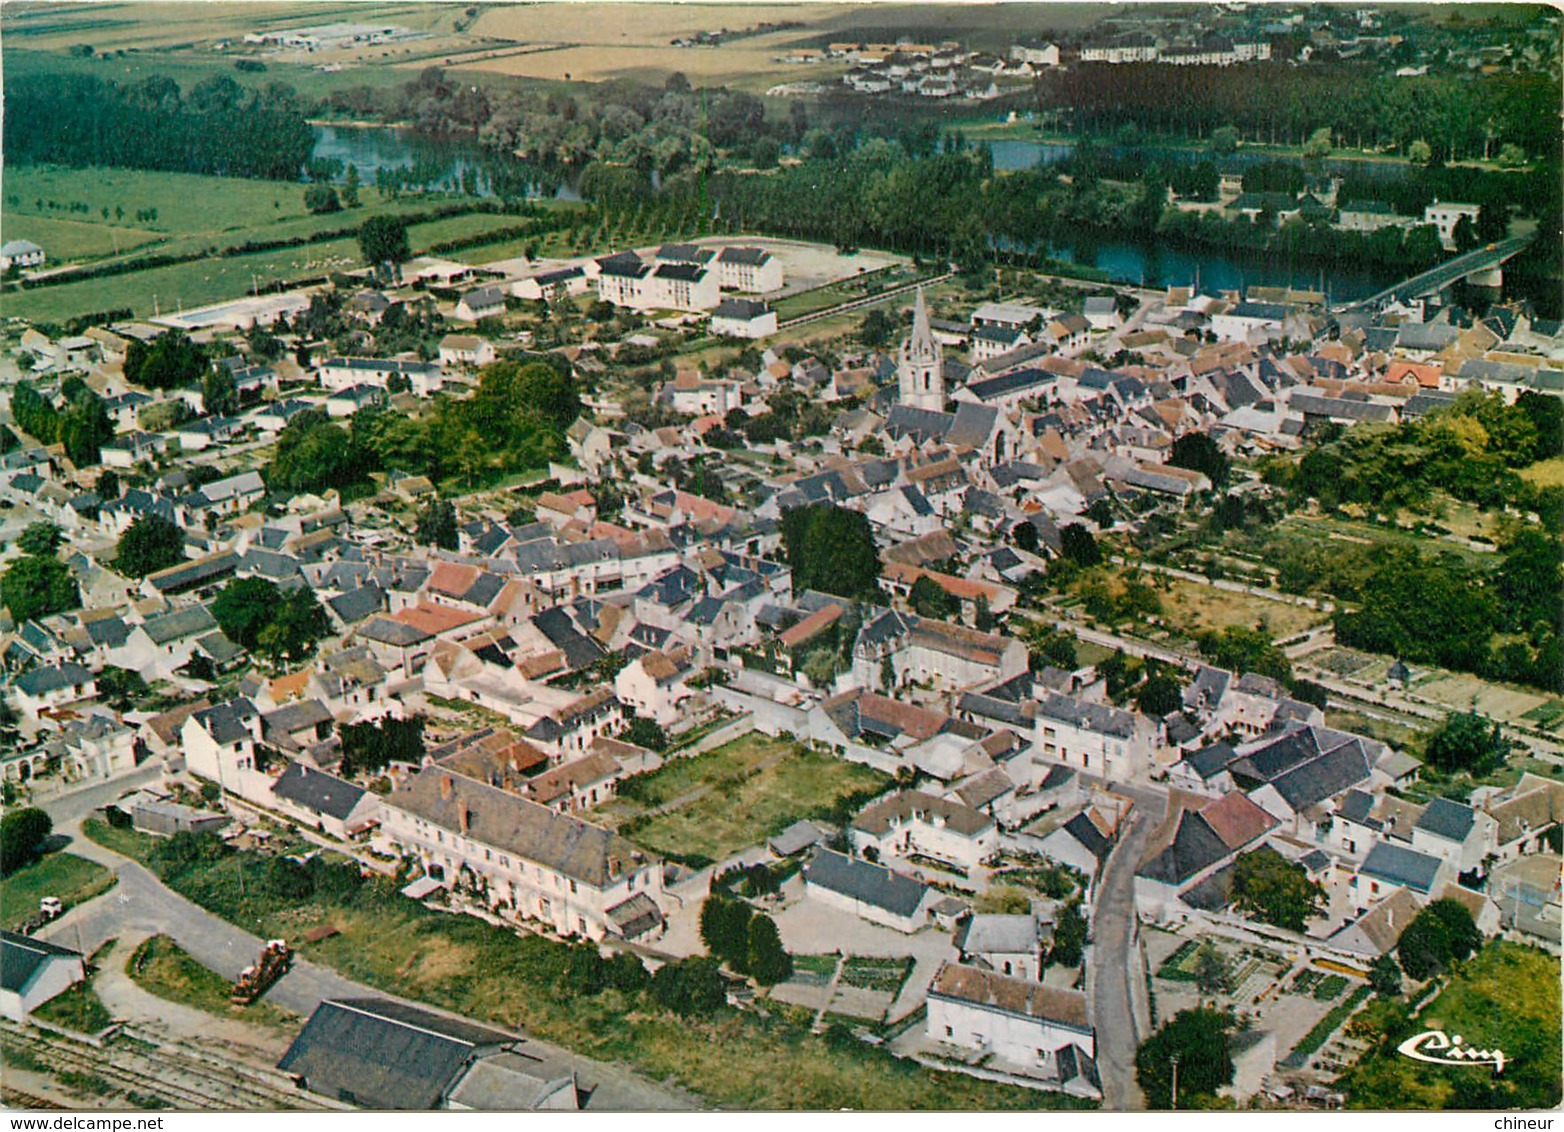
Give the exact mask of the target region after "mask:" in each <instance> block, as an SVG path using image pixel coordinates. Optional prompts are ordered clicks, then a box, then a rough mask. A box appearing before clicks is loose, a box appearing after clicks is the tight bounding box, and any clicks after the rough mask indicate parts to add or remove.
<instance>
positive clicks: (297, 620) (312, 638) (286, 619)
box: [256, 586, 331, 664]
mask: <svg viewBox="0 0 1564 1132" xmlns="http://www.w3.org/2000/svg"><path fill="white" fill-rule="evenodd" d="M329 632H331V620H330V619H329V618H328V617H327V616H326V611H325V609H324V608H322V607H321V604H320V601H319V600H318V599H317V598H316V597H315V591H314V590H312V589H310V588H309V587H308V586H300V587H299V588H298V589H296V590H293V591H292V592H290V593H289V594H288V595H287V596H286V597H284V598H283V599H282V600H281V601H280V602H278V603H277V608H276V611H275V612H274V613H273V615H272V619H271V622H270V623H269V624H268V625H267V626H266V627H265V628H264V629H262V630H261V631H260V633H259V634H258V635H257V637H256V647H257V648H258V649H259V650H260V651H261V652H263V653H265V654H266V656H267V657H268V658H269V659H270V660H271V661H272V663H273V664H282V663H285V662H289V661H296V660H299V659H301V658H303V657H305V656H308V655H309V653H310V650H311V649H313V648H314V647H315V642H316V641H318V640H320V638H322V637H324V636H325V635H326V634H327V633H329Z"/></svg>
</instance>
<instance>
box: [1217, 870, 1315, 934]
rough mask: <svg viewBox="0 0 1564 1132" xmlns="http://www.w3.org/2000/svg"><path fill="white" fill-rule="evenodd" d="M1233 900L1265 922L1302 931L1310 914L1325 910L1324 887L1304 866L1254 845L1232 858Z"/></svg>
mask: <svg viewBox="0 0 1564 1132" xmlns="http://www.w3.org/2000/svg"><path fill="white" fill-rule="evenodd" d="M1233 902H1234V903H1235V904H1236V905H1237V906H1238V907H1239V908H1240V909H1241V910H1242V911H1244V912H1247V913H1248V914H1250V915H1252V916H1254V917H1255V918H1256V919H1258V920H1261V921H1263V922H1264V923H1267V924H1271V925H1272V926H1274V927H1278V928H1285V929H1286V930H1287V931H1291V932H1301V931H1303V929H1304V925H1305V924H1306V923H1307V922H1308V920H1309V919H1310V917H1312V916H1317V915H1319V914H1320V912H1321V911H1323V910H1324V907H1325V890H1324V889H1323V888H1321V887H1320V886H1319V885H1318V884H1316V883H1315V882H1314V881H1312V880H1310V879H1309V878H1308V876H1307V874H1306V873H1305V872H1304V870H1303V866H1301V865H1298V864H1294V863H1293V862H1291V861H1288V860H1287V859H1286V858H1284V857H1283V856H1282V855H1281V854H1279V853H1277V852H1276V851H1275V850H1274V849H1256V850H1254V851H1253V852H1250V853H1245V854H1243V855H1242V856H1241V857H1239V858H1238V860H1237V861H1236V862H1234V865H1233Z"/></svg>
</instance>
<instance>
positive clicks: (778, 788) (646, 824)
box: [597, 732, 890, 861]
mask: <svg viewBox="0 0 1564 1132" xmlns="http://www.w3.org/2000/svg"><path fill="white" fill-rule="evenodd" d="M889 781H890V780H889V779H888V778H887V777H886V776H885V775H883V774H881V773H880V772H879V771H876V770H872V769H870V768H869V767H865V766H859V765H858V764H856V763H849V762H844V761H842V760H841V759H838V758H836V757H835V756H833V755H826V754H820V753H818V752H815V751H811V750H809V749H807V748H805V747H801V746H799V745H797V744H794V743H787V742H783V741H781V740H778V739H770V738H767V737H766V736H764V735H762V734H760V733H759V732H752V733H750V734H749V735H745V736H743V737H741V738H739V739H735V740H734V741H733V742H731V743H727V744H725V745H723V746H721V747H718V748H717V749H716V750H713V751H708V752H706V753H705V754H703V755H696V756H694V757H692V758H685V759H674V760H673V761H671V762H669V763H667V764H666V765H665V766H663V767H662V768H661V769H659V770H656V771H653V772H652V773H651V774H648V775H646V776H645V777H644V778H642V779H640V780H639V781H637V782H636V783H635V784H634V785H633V786H632V787H631V788H630V789H631V792H633V794H634V797H630V796H628V795H627V794H626V793H625V792H624V787H623V786H621V788H620V789H621V794H620V796H619V797H618V798H615V799H613V800H612V801H610V802H608V803H607V804H606V805H604V806H601V807H599V808H598V810H597V815H598V817H599V818H600V819H603V820H606V821H608V822H610V823H612V824H615V825H617V826H618V827H619V828H620V831H621V832H622V833H624V834H625V835H626V836H628V837H630V838H631V839H632V840H633V841H636V842H637V843H639V844H641V845H644V846H646V847H647V848H648V849H650V850H652V851H653V852H656V853H662V854H678V855H681V856H683V857H686V858H695V857H703V858H706V859H708V860H712V861H720V860H722V859H723V858H725V857H727V856H729V855H730V854H732V853H735V852H737V851H738V850H740V849H743V848H744V847H746V846H749V845H755V844H758V843H759V842H761V841H763V840H765V838H767V837H769V836H771V835H772V834H775V833H778V832H780V831H781V830H783V829H785V828H786V827H787V826H789V825H791V824H792V823H793V822H795V821H797V820H799V819H800V818H804V817H809V816H811V815H813V814H817V813H821V812H823V811H825V810H828V809H830V807H831V806H832V804H833V803H835V802H836V801H837V800H838V799H839V798H842V797H845V796H846V795H849V794H856V793H859V792H862V791H875V790H879V789H882V788H883V787H885V786H886V785H888V784H889ZM670 805H672V808H671V809H666V812H655V811H657V810H658V809H659V808H660V807H661V808H667V807H669V806H670Z"/></svg>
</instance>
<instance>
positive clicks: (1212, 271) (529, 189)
mask: <svg viewBox="0 0 1564 1132" xmlns="http://www.w3.org/2000/svg"><path fill="white" fill-rule="evenodd" d="M315 131H316V143H315V152H314V156H316V157H335V158H338V159H339V160H341V161H342V163H343V164H344V165H347V164H350V163H351V164H353V165H355V166H357V167H358V172H359V176H360V177H361V178H362V179H363V182H364V183H365V184H366V185H373V184H375V175H376V171H377V170H380V169H387V170H397V169H402V170H407V171H408V173H407V174H405V175H407V176H410V177H412V178H414V179H415V183H416V184H419V185H423V186H427V187H429V188H443V189H451V190H455V189H457V188H459V186H460V184H461V182H462V178H463V176H464V175H467V176H469V177H473V176H475V177H476V178H477V185H478V192H479V195H480V196H486V197H487V196H494V195H496V192H495V185H496V182H498V183H500V184H502V185H503V183H504V181H505V180H507V179H508V180H510V181H511V183H512V184H513V185H517V186H522V187H524V189H525V194H526V195H528V196H533V197H552V198H554V199H556V200H572V201H575V200H580V199H581V196H580V194H579V193H578V192H577V191H576V187H575V184H574V180H573V178H572V177H570V176H567V175H565V174H563V173H561V172H560V171H559V170H549V169H544V168H541V167H537V166H532V165H528V164H527V163H525V162H521V161H515V160H507V159H504V158H501V157H498V156H496V155H493V154H489V153H484V152H480V151H478V150H477V149H476V148H475V147H474V145H473V143H472V142H471V141H470V140H468V139H465V138H461V139H452V138H433V137H429V136H427V135H424V134H421V133H419V132H418V131H416V130H410V129H398V128H394V127H388V126H362V127H361V126H330V125H318V126H316V127H315ZM991 144H992V146H993V151H994V167H995V168H996V169H1001V170H1006V171H1010V170H1015V169H1024V168H1030V167H1031V166H1033V165H1036V164H1037V163H1038V161H1040V160H1041V161H1043V162H1044V163H1047V164H1052V163H1054V162H1057V161H1060V160H1062V159H1063V158H1065V157H1067V156H1069V154H1070V152H1071V150H1072V149H1073V147H1072V146H1070V145H1067V144H1059V143H1045V142H1033V141H1024V140H1023V141H1011V140H1007V141H996V142H993V143H991ZM1158 152H1165V153H1166V154H1167V155H1168V156H1169V157H1170V158H1172V159H1175V160H1189V159H1191V158H1194V157H1200V156H1204V155H1202V154H1200V153H1199V152H1198V151H1194V150H1166V151H1158ZM1180 155H1181V156H1180ZM1233 156H1234V157H1235V158H1239V159H1244V160H1242V161H1240V163H1241V164H1242V163H1253V162H1254V161H1258V160H1263V158H1260V157H1259V156H1258V155H1254V154H1237V155H1233ZM1363 164H1364V165H1365V167H1367V163H1363ZM1048 252H1049V254H1050V255H1052V256H1053V257H1054V258H1056V259H1062V260H1069V261H1071V262H1074V263H1079V264H1081V265H1083V266H1086V267H1096V268H1100V269H1102V270H1103V271H1106V272H1107V273H1108V275H1109V276H1110V277H1111V278H1112V279H1114V280H1116V281H1119V282H1124V283H1133V284H1137V285H1144V286H1150V287H1162V286H1187V285H1189V284H1193V283H1194V282H1196V280H1197V279H1198V281H1199V283H1200V286H1201V287H1202V288H1211V289H1215V290H1233V289H1241V288H1243V287H1246V286H1251V285H1253V286H1272V287H1277V286H1294V287H1310V288H1317V287H1321V286H1323V287H1324V289H1325V290H1326V291H1327V292H1328V293H1329V295H1330V298H1331V300H1332V301H1333V302H1335V301H1342V302H1351V301H1353V300H1356V299H1361V298H1364V297H1366V296H1368V295H1371V294H1374V293H1375V292H1376V291H1380V290H1382V289H1384V288H1385V287H1388V286H1390V285H1391V284H1393V283H1396V282H1399V279H1398V278H1397V277H1396V276H1395V275H1393V274H1389V273H1385V272H1376V271H1367V270H1352V269H1347V268H1343V267H1340V266H1337V267H1335V268H1332V269H1329V270H1327V271H1326V272H1324V273H1323V275H1322V273H1321V272H1320V270H1319V268H1317V267H1312V266H1304V265H1294V264H1288V263H1284V262H1278V261H1276V260H1275V259H1273V258H1269V257H1258V256H1257V257H1255V258H1252V259H1250V258H1245V257H1235V256H1225V255H1221V254H1218V253H1212V252H1207V251H1190V250H1187V249H1184V248H1175V247H1172V246H1169V245H1166V244H1158V243H1155V242H1151V243H1145V244H1142V243H1131V242H1129V241H1114V240H1103V241H1097V240H1092V241H1087V240H1079V241H1076V242H1074V243H1073V244H1060V245H1056V246H1052V247H1050V248H1049V249H1048Z"/></svg>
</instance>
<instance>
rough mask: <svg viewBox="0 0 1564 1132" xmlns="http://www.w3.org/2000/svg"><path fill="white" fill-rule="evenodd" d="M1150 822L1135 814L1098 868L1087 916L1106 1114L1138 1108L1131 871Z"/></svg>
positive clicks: (1137, 975) (1141, 1102)
mask: <svg viewBox="0 0 1564 1132" xmlns="http://www.w3.org/2000/svg"><path fill="white" fill-rule="evenodd" d="M1155 824H1156V817H1155V815H1153V814H1149V813H1147V814H1142V813H1136V815H1135V816H1134V817H1132V818H1131V825H1130V830H1129V832H1128V833H1126V834H1125V835H1124V837H1123V838H1122V839H1121V840H1120V841H1119V844H1118V847H1117V848H1115V849H1114V851H1113V852H1112V854H1110V855H1109V857H1108V863H1107V865H1106V866H1104V868H1103V873H1102V881H1101V883H1100V884H1099V885H1098V887H1097V906H1096V909H1095V910H1094V912H1093V916H1092V955H1093V958H1094V960H1095V969H1094V970H1093V972H1092V977H1093V985H1092V1004H1091V1006H1092V1025H1093V1027H1094V1028H1095V1029H1096V1031H1097V1071H1098V1073H1099V1074H1101V1076H1102V1094H1103V1100H1102V1106H1103V1108H1104V1109H1107V1110H1109V1111H1117V1112H1123V1111H1131V1110H1141V1109H1144V1108H1145V1107H1146V1100H1145V1097H1143V1096H1142V1095H1141V1091H1140V1086H1139V1085H1138V1084H1136V1081H1135V1050H1136V1047H1137V1046H1138V1045H1139V1044H1140V1040H1141V1038H1142V1037H1143V1036H1144V1035H1142V1034H1141V1033H1140V1029H1139V1026H1138V1024H1137V1022H1136V1010H1135V1000H1134V998H1132V995H1135V994H1139V995H1140V997H1141V999H1142V1000H1144V997H1145V990H1144V987H1139V988H1135V987H1132V985H1131V983H1132V980H1135V981H1138V980H1141V979H1142V978H1143V977H1144V975H1143V972H1142V970H1141V965H1140V950H1139V948H1138V946H1137V945H1136V943H1135V933H1134V928H1135V867H1136V865H1138V864H1139V863H1140V857H1141V853H1142V852H1143V851H1144V849H1145V846H1146V838H1147V836H1148V835H1149V834H1150V832H1151V830H1152V828H1153V826H1154V825H1155Z"/></svg>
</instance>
